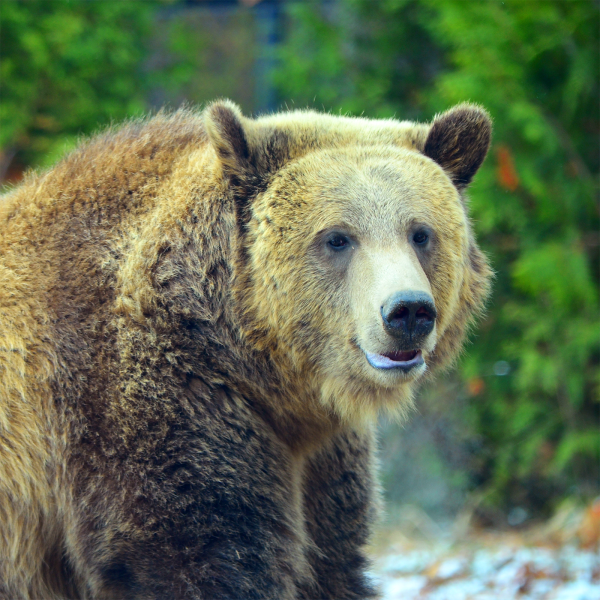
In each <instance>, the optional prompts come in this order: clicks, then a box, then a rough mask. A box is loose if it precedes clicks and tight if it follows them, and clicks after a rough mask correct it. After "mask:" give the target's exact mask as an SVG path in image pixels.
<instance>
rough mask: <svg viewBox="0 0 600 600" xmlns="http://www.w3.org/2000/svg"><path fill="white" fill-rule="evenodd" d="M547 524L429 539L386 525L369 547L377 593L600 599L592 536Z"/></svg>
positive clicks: (391, 597) (426, 598) (395, 599)
mask: <svg viewBox="0 0 600 600" xmlns="http://www.w3.org/2000/svg"><path fill="white" fill-rule="evenodd" d="M540 531H541V533H540ZM547 532H548V528H546V529H545V530H540V529H539V528H538V529H537V530H535V531H533V532H531V531H530V532H526V533H523V532H520V533H515V532H513V533H509V532H504V533H500V532H489V531H478V532H473V531H471V532H469V533H468V534H466V535H462V536H460V538H459V539H457V538H456V536H448V535H441V536H436V539H435V541H434V538H433V537H432V536H430V537H429V539H426V536H425V538H424V537H423V536H421V539H419V540H415V539H414V538H410V537H407V536H406V535H405V533H403V532H402V531H399V530H396V531H394V530H391V529H390V530H389V531H387V532H385V533H384V535H383V536H380V537H381V539H380V540H379V543H378V544H377V545H376V546H375V547H374V550H373V556H374V559H375V562H374V568H373V571H374V576H375V577H376V579H378V580H379V582H380V584H381V589H382V590H383V600H513V599H514V600H600V552H599V550H600V547H599V543H598V540H597V539H594V538H593V537H592V538H591V539H585V540H584V542H585V543H582V539H581V536H578V535H576V533H577V531H575V533H573V532H568V535H562V536H556V535H549V534H548V533H547Z"/></svg>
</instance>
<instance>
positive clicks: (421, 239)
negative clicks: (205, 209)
mask: <svg viewBox="0 0 600 600" xmlns="http://www.w3.org/2000/svg"><path fill="white" fill-rule="evenodd" d="M428 241H429V235H428V233H427V232H426V231H424V230H423V229H420V230H419V231H417V232H416V233H415V234H414V235H413V242H414V243H415V244H417V246H424V245H425V244H426V243H427V242H428Z"/></svg>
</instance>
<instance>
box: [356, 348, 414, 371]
mask: <svg viewBox="0 0 600 600" xmlns="http://www.w3.org/2000/svg"><path fill="white" fill-rule="evenodd" d="M365 356H366V357H367V361H368V362H369V364H370V365H371V366H372V367H373V368H375V369H399V370H401V371H405V372H408V371H410V370H411V369H413V368H415V367H418V366H420V365H422V364H423V363H424V362H425V361H424V360H423V353H422V352H421V350H406V351H401V350H397V351H394V352H386V353H385V354H374V353H373V352H365Z"/></svg>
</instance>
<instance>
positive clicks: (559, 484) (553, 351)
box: [275, 0, 600, 508]
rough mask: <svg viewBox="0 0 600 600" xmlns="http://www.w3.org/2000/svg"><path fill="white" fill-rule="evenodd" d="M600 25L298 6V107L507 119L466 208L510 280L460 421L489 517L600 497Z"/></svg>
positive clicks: (500, 7)
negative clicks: (575, 496)
mask: <svg viewBox="0 0 600 600" xmlns="http://www.w3.org/2000/svg"><path fill="white" fill-rule="evenodd" d="M599 24H600V20H599V10H598V4H597V3H593V2H585V1H584V2H564V1H562V0H554V1H550V0H544V1H536V0H532V1H528V2H522V1H520V0H505V1H503V2H500V1H495V0H490V1H488V2H463V1H461V0H445V1H444V2H439V1H437V0H421V1H419V2H417V1H414V0H382V1H381V2H371V1H369V0H343V1H340V2H337V3H296V4H290V5H288V12H287V25H288V33H287V35H286V36H285V39H286V42H285V44H284V45H283V47H282V48H281V62H280V65H281V66H280V68H279V70H278V72H277V73H276V74H275V76H276V82H277V85H278V88H279V90H280V93H281V95H282V96H283V97H284V98H286V99H287V98H290V99H291V98H293V99H294V101H295V105H296V106H298V107H302V106H316V107H317V108H325V109H328V110H332V111H334V112H338V111H341V112H343V113H350V114H362V113H364V114H365V115H367V116H371V117H390V116H397V117H398V118H400V119H421V120H429V119H431V117H432V116H433V114H434V113H435V112H438V111H443V110H445V109H447V108H448V107H449V106H451V105H452V104H454V103H457V102H461V101H464V100H470V101H472V102H477V103H480V104H482V105H484V106H485V107H486V108H488V110H489V111H490V112H491V114H492V116H493V118H494V122H495V130H494V141H493V146H492V149H491V152H490V155H489V157H488V159H487V161H486V163H485V165H484V167H483V169H482V171H481V172H480V174H479V175H478V176H477V178H476V181H475V183H474V185H473V186H472V189H471V191H470V199H471V216H472V218H473V221H474V224H475V229H476V231H477V234H478V237H479V240H480V242H481V245H482V247H483V248H484V249H485V251H486V252H487V254H488V255H489V257H490V259H491V262H492V264H493V266H494V268H495V270H496V272H497V278H496V282H495V286H494V292H493V298H492V301H491V303H490V306H489V310H488V314H487V317H486V318H485V320H484V322H483V323H482V324H481V325H480V326H479V327H478V329H477V333H476V334H475V336H474V342H473V344H472V345H471V346H470V347H469V348H468V351H467V353H466V356H465V357H464V358H463V360H462V361H461V364H460V378H461V380H462V387H463V389H464V391H465V393H466V394H467V395H469V396H470V397H471V400H470V402H468V403H467V405H466V406H464V404H461V405H459V407H458V408H457V410H461V411H462V413H463V414H462V419H463V420H464V421H465V422H466V423H468V424H469V427H470V428H471V430H472V434H473V437H476V438H477V439H478V440H480V442H479V443H478V444H477V449H476V451H473V453H472V456H471V462H470V466H471V468H473V477H472V483H473V485H480V486H481V485H482V486H483V487H484V489H485V491H486V502H487V503H488V504H489V505H493V506H501V507H507V506H510V505H515V504H519V505H527V504H529V505H533V506H534V507H535V508H540V507H547V508H550V504H551V500H552V499H556V498H559V497H560V496H562V495H566V494H569V493H573V492H574V491H580V492H581V493H583V494H584V495H588V494H596V493H598V489H599V485H600V427H599V424H600V411H599V409H600V397H599V396H600V394H599V391H600V371H599V362H600V322H599V310H598V281H599V241H600V236H599V228H598V225H599V223H598V216H599V200H598V168H599V145H598V139H599V138H598V135H599V133H600V127H599V119H598V106H599V100H600V97H599V86H598V77H599V73H600V68H599V52H598V50H599V48H598V35H597V34H598V31H599ZM446 402H447V404H448V409H449V410H452V402H453V399H452V398H447V401H446ZM574 486H576V487H574Z"/></svg>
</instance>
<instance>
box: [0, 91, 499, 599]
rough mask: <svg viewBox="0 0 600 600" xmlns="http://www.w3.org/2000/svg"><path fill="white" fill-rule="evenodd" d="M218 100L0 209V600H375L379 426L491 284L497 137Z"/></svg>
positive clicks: (97, 142)
mask: <svg viewBox="0 0 600 600" xmlns="http://www.w3.org/2000/svg"><path fill="white" fill-rule="evenodd" d="M490 132H491V123H490V119H489V117H488V116H487V114H486V112H485V111H484V110H483V109H481V108H479V107H478V106H475V105H470V104H462V105H459V106H457V107H455V108H454V109H451V110H450V111H448V112H446V113H444V114H442V115H439V116H438V117H436V118H435V119H434V121H433V123H432V124H428V125H426V124H415V123H410V122H399V121H396V120H386V121H383V120H368V119H363V118H350V117H337V116H331V115H327V114H318V113H315V112H310V111H297V112H290V113H283V114H277V115H272V116H264V117H261V118H258V119H249V118H245V117H243V116H242V115H241V113H240V111H239V109H238V108H237V107H236V106H235V105H234V104H232V103H230V102H228V101H220V102H216V103H214V104H212V105H211V106H209V107H208V108H207V109H206V110H205V111H204V112H203V113H201V114H197V113H195V112H193V111H191V110H180V111H177V112H175V113H173V114H166V113H159V114H158V115H156V116H154V117H152V118H148V119H145V120H139V121H133V122H130V123H127V124H125V125H124V126H122V127H121V128H117V129H109V130H108V131H106V132H104V133H102V134H100V135H98V136H97V137H95V138H92V139H91V140H89V141H87V142H86V143H83V144H82V145H81V146H80V147H79V148H78V149H76V150H75V151H74V152H73V153H71V154H70V155H68V156H67V157H66V158H65V159H63V160H62V161H61V162H60V163H59V164H58V165H57V166H55V167H54V168H53V169H51V170H49V171H48V172H46V173H41V174H30V175H28V176H27V178H26V180H25V181H24V182H23V183H22V184H21V185H19V186H18V187H16V188H15V189H13V190H12V191H10V192H9V193H8V194H7V195H6V196H5V197H4V198H3V199H2V200H1V202H0V231H1V233H2V235H1V238H0V597H1V598H3V599H11V600H12V599H15V598H19V599H36V600H38V599H51V598H55V599H58V598H62V599H67V598H68V599H74V598H82V599H83V598H85V599H92V598H94V599H105V598H127V599H130V598H138V599H149V598H161V599H175V598H177V599H184V598H185V599H191V598H196V599H200V598H202V599H220V600H224V599H229V600H234V599H235V600H246V599H272V600H291V599H306V600H308V599H312V600H320V599H330V600H334V599H335V600H342V599H351V598H355V599H359V598H360V599H363V598H372V597H376V596H377V593H376V590H374V588H373V585H372V583H371V580H370V579H369V577H368V576H367V575H366V574H365V571H366V569H367V567H368V563H367V559H366V556H365V551H364V546H365V544H366V543H367V541H368V538H369V533H370V530H371V527H372V524H373V521H374V518H375V516H376V513H377V506H378V498H377V484H376V482H375V481H374V478H375V467H374V462H375V461H374V457H373V446H374V441H373V435H374V434H373V430H374V424H375V420H376V417H377V415H378V414H381V413H388V414H392V415H394V414H396V415H402V414H404V413H406V411H407V409H408V408H409V407H410V405H411V402H412V397H413V393H414V390H415V389H416V386H417V385H418V383H419V382H420V381H423V380H424V379H426V377H425V376H426V375H428V374H429V373H432V372H434V371H436V370H438V369H440V368H442V367H444V366H447V365H449V364H450V363H451V362H452V361H453V359H454V358H455V357H456V355H457V353H458V352H459V349H460V347H461V343H462V341H463V337H464V334H465V330H466V329H467V328H468V325H469V323H470V322H471V321H472V320H473V317H474V315H476V314H477V313H478V312H479V311H480V309H481V307H482V305H483V302H484V300H485V297H486V294H487V293H488V287H489V278H490V269H489V267H488V265H487V262H486V259H485V257H484V256H483V254H482V253H481V251H480V250H479V249H478V247H477V245H476V242H475V240H474V237H473V234H472V230H471V226H470V224H469V219H468V215H467V205H466V202H465V199H464V190H465V188H466V186H467V185H468V184H469V182H470V181H471V179H472V178H473V175H474V174H475V172H476V171H477V169H478V168H479V166H480V165H481V163H482V161H483V159H484V157H485V155H486V152H487V149H488V145H489V142H490Z"/></svg>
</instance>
